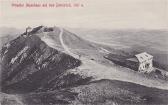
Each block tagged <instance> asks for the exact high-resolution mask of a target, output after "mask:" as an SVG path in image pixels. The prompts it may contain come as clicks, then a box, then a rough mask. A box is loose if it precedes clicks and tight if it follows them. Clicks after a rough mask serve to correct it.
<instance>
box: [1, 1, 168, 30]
mask: <svg viewBox="0 0 168 105" xmlns="http://www.w3.org/2000/svg"><path fill="white" fill-rule="evenodd" d="M0 1H1V2H0V3H1V4H0V5H1V7H0V8H1V10H0V21H1V26H6V27H17V28H25V27H26V26H33V27H34V26H38V25H47V26H54V25H56V26H63V27H64V26H66V27H80V28H108V29H116V28H117V29H118V28H122V29H123V28H124V29H130V28H143V29H165V28H167V27H168V16H167V15H168V8H167V5H168V4H167V3H166V2H167V1H168V0H0ZM40 1H41V2H42V1H43V3H44V1H47V2H48V3H49V2H50V3H56V2H57V3H65V2H66V1H71V2H79V3H83V4H84V6H85V7H83V8H14V7H11V3H12V2H13V3H17V2H22V3H36V2H37V3H38V2H39V3H40Z"/></svg>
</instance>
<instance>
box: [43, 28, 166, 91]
mask: <svg viewBox="0 0 168 105" xmlns="http://www.w3.org/2000/svg"><path fill="white" fill-rule="evenodd" d="M63 32H64V30H63V29H62V28H60V34H59V39H60V42H61V45H62V47H63V49H64V52H65V53H67V54H69V55H71V56H73V57H74V58H76V59H79V55H77V54H75V53H73V52H72V51H71V50H70V49H71V48H69V47H68V46H67V45H66V44H65V43H64V37H63ZM51 40H52V39H51ZM49 42H50V43H48V42H47V41H46V44H48V45H49V46H50V47H53V48H54V44H55V43H54V42H53V43H52V42H51V41H49ZM51 43H52V44H51ZM80 60H81V61H82V65H81V66H80V67H78V70H72V72H75V73H79V74H81V75H84V76H92V77H94V80H100V79H111V80H121V81H126V82H132V83H136V84H140V85H144V86H147V87H155V88H160V89H167V90H168V82H164V81H158V80H154V79H149V78H146V77H143V76H142V75H139V74H138V73H135V72H134V71H131V70H127V69H128V68H124V67H120V66H114V67H113V66H111V67H108V66H105V65H102V64H99V63H97V62H96V61H93V60H90V58H86V57H83V56H82V57H80Z"/></svg>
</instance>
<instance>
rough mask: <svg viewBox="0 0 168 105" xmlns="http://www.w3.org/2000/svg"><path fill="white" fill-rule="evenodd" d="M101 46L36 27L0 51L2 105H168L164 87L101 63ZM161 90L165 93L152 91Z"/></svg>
mask: <svg viewBox="0 0 168 105" xmlns="http://www.w3.org/2000/svg"><path fill="white" fill-rule="evenodd" d="M61 38H63V39H61ZM63 44H65V45H63ZM66 45H68V46H66ZM65 47H66V48H65ZM67 47H68V48H67ZM102 47H103V48H109V47H107V46H104V45H100V44H95V43H92V42H90V41H87V40H84V39H82V38H80V37H78V36H77V35H75V34H73V33H71V32H69V31H68V30H65V29H63V30H60V28H58V27H44V26H39V27H36V28H34V29H33V30H31V31H30V32H29V33H26V32H25V33H23V34H21V35H20V36H19V37H17V38H16V39H14V40H12V41H10V42H8V43H6V44H5V45H4V46H3V47H2V49H1V62H0V63H1V74H2V75H1V89H2V90H1V93H0V96H1V98H0V101H1V103H2V104H3V105H13V104H15V105H67V104H70V105H123V104H129V105H131V104H132V105H135V104H148V105H153V104H167V103H168V101H167V98H168V90H166V89H165V88H166V83H167V82H165V81H161V80H157V79H153V78H146V77H145V75H144V76H142V74H137V73H135V72H133V71H129V70H128V69H127V70H126V68H122V67H118V66H117V65H114V64H113V63H111V61H107V60H106V59H104V58H103V56H104V54H106V52H102ZM111 51H112V50H111ZM115 53H116V52H115ZM74 55H75V56H74ZM80 56H81V57H80ZM108 63H109V64H108ZM104 64H106V65H104ZM110 64H111V66H109V65H110ZM135 77H136V78H135ZM116 79H117V80H116ZM121 80H122V81H121ZM138 80H139V81H138ZM130 81H131V82H133V83H131V82H130ZM144 81H145V82H144ZM160 81H161V82H160ZM148 82H150V83H148ZM137 83H139V84H140V83H141V84H143V85H145V86H142V85H139V84H137ZM153 84H155V85H156V86H153ZM150 86H152V87H153V88H151V87H150ZM162 86H163V88H164V89H165V90H163V89H157V88H156V87H159V88H162ZM154 87H155V88H154Z"/></svg>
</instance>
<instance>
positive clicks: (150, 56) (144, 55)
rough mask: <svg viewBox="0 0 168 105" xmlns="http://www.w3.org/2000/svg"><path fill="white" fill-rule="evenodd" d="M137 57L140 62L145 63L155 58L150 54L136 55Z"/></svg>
mask: <svg viewBox="0 0 168 105" xmlns="http://www.w3.org/2000/svg"><path fill="white" fill-rule="evenodd" d="M135 57H136V58H137V59H138V61H139V62H143V61H145V60H147V59H150V58H153V56H152V55H150V54H148V53H146V52H143V53H140V54H137V55H135Z"/></svg>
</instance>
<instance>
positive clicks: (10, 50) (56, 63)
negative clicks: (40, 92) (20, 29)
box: [1, 26, 81, 93]
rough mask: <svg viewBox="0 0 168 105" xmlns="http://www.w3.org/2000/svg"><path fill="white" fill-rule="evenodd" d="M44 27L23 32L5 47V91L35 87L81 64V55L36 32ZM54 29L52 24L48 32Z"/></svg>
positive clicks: (32, 89) (3, 78)
mask: <svg viewBox="0 0 168 105" xmlns="http://www.w3.org/2000/svg"><path fill="white" fill-rule="evenodd" d="M41 28H43V27H41V26H40V27H37V28H35V29H33V30H32V31H31V32H30V33H29V35H28V36H26V35H24V34H22V35H21V36H19V37H17V38H16V39H14V40H12V41H10V42H9V43H7V44H5V45H4V46H3V47H2V51H1V58H2V91H4V92H6V93H15V92H16V93H23V92H24V93H25V92H31V91H34V90H36V89H38V88H39V87H41V86H42V85H44V84H46V83H47V82H48V81H50V80H53V79H56V78H57V77H58V76H59V75H61V74H62V73H64V72H66V71H67V70H69V69H73V68H75V67H78V66H79V65H80V64H81V62H80V61H79V60H78V59H75V58H73V57H72V56H70V55H67V54H65V53H63V52H61V51H58V50H57V49H53V48H51V47H49V46H48V45H47V44H46V43H44V42H43V41H42V40H41V39H40V37H39V36H37V35H36V34H37V33H38V32H39V30H40V29H41ZM45 30H47V29H45ZM50 31H53V30H51V28H49V29H48V30H47V32H50Z"/></svg>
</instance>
